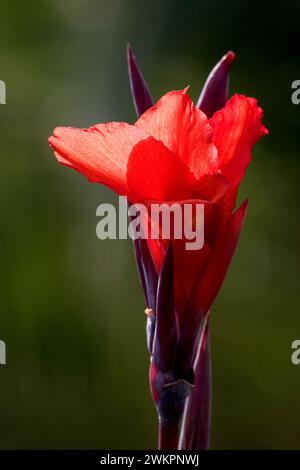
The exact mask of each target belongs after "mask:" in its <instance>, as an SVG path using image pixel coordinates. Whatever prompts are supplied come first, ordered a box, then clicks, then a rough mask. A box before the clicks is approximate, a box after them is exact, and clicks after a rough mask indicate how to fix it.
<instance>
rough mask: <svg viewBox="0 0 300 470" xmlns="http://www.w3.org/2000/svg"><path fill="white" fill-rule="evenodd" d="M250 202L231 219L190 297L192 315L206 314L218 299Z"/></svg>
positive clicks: (242, 206)
mask: <svg viewBox="0 0 300 470" xmlns="http://www.w3.org/2000/svg"><path fill="white" fill-rule="evenodd" d="M247 206H248V201H247V200H246V201H245V202H244V203H243V204H242V205H241V206H240V207H239V208H238V209H237V210H236V211H235V212H234V213H233V214H232V215H231V216H230V218H229V220H228V222H227V225H226V228H225V231H224V234H223V236H222V238H220V240H219V243H218V245H217V247H216V248H215V250H214V252H213V254H212V256H211V258H210V260H209V262H208V263H207V266H206V268H205V270H204V271H202V273H201V275H200V276H199V282H198V283H197V284H196V286H195V288H194V291H193V292H192V294H191V297H190V303H189V308H190V313H191V314H192V315H193V314H194V315H196V314H198V313H199V312H202V314H203V315H204V314H206V312H208V310H209V308H210V307H211V305H212V303H213V301H214V299H215V298H216V296H217V294H218V292H219V290H220V288H221V286H222V283H223V280H224V278H225V275H226V272H227V270H228V268H229V265H230V263H231V260H232V257H233V255H234V252H235V249H236V246H237V243H238V240H239V236H240V233H241V230H242V227H243V222H244V220H245V217H246V211H247Z"/></svg>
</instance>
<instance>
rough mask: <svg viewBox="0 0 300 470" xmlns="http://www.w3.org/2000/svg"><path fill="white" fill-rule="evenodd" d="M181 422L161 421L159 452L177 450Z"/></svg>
mask: <svg viewBox="0 0 300 470" xmlns="http://www.w3.org/2000/svg"><path fill="white" fill-rule="evenodd" d="M180 423H181V420H177V421H176V420H174V421H162V420H159V442H158V446H159V447H158V448H159V450H177V449H178V444H179V431H180Z"/></svg>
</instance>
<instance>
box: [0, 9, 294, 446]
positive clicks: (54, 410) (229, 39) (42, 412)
mask: <svg viewBox="0 0 300 470" xmlns="http://www.w3.org/2000/svg"><path fill="white" fill-rule="evenodd" d="M299 5H300V4H299V2H298V1H297V0H285V1H284V2H283V1H282V2H266V1H264V0H260V1H258V0H254V1H251V2H250V1H249V2H241V1H239V0H229V1H227V2H223V1H221V0H210V1H189V0H185V1H176V0H175V1H171V0H164V1H161V0H152V1H151V2H146V1H141V0H98V1H96V0H40V1H37V0H28V1H26V2H20V1H17V0H3V1H2V2H1V7H0V79H2V80H5V82H6V85H7V104H6V105H2V106H0V159H1V169H0V214H1V230H0V240H1V243H0V250H1V269H0V285H1V303H0V305H1V310H0V339H2V340H4V341H5V342H6V344H7V365H5V366H1V367H0V447H1V448H3V449H21V448H22V449H27V448H31V449H34V448H48V449H52V448H57V449H58V448H71V449H76V448H81V449H88V448H102V449H105V448H110V449H117V448H118V449H134V448H135V449H138V448H141V449H143V448H155V446H156V426H157V424H156V415H155V411H154V407H153V406H152V402H151V398H150V394H149V390H148V378H147V374H148V354H147V351H146V345H145V333H144V329H145V316H144V313H143V311H144V301H143V296H142V292H141V289H140V285H139V280H138V277H137V274H136V270H135V262H134V258H133V253H132V247H131V243H130V241H99V240H98V239H97V238H96V234H95V228H96V223H97V218H96V214H95V212H96V207H97V206H98V204H100V203H101V202H111V201H115V200H116V198H115V196H114V195H113V194H112V193H111V192H110V191H108V190H106V189H105V188H102V187H100V186H97V185H92V184H89V183H88V182H87V181H86V180H85V178H83V177H82V176H81V175H79V174H77V173H76V172H74V171H71V170H69V169H67V168H64V167H60V166H58V165H57V163H56V161H55V159H54V158H53V156H52V152H51V151H50V149H49V147H48V144H47V138H48V136H49V135H50V134H51V132H52V129H53V128H54V127H55V126H57V125H74V126H78V127H87V126H89V125H91V124H93V123H95V122H101V121H111V120H117V121H118V120H119V121H122V120H125V121H129V122H133V121H134V120H135V113H134V109H133V106H132V102H131V97H130V92H129V86H128V78H127V69H126V56H125V52H126V43H127V41H129V42H130V43H131V44H132V47H133V49H134V51H135V53H136V55H137V58H138V61H139V63H140V65H141V67H142V69H143V71H144V74H145V77H146V78H147V81H148V83H149V84H150V86H151V89H152V92H153V95H154V97H155V98H159V97H160V96H161V95H162V94H163V93H165V92H166V91H168V90H171V89H180V88H183V87H185V86H186V85H190V86H191V88H190V94H191V96H192V98H194V99H196V98H197V96H198V94H199V91H200V89H201V86H202V84H203V83H204V80H205V78H206V75H207V74H208V72H209V71H210V69H211V68H212V66H213V65H214V64H215V62H216V61H217V60H218V59H219V58H220V57H221V56H222V55H223V53H225V52H226V51H227V50H228V49H232V50H234V51H235V52H236V54H237V60H236V62H235V64H234V66H233V68H232V74H231V92H236V91H238V92H241V93H245V94H247V95H249V96H256V97H257V98H258V99H259V102H260V104H261V106H262V107H263V108H264V110H265V124H266V125H267V127H268V128H269V129H270V135H269V136H268V137H267V138H264V139H263V140H262V141H261V142H260V143H259V144H258V145H257V146H256V148H255V151H254V159H253V163H252V165H251V167H250V168H249V171H248V174H247V178H246V180H245V182H244V183H243V187H242V191H241V195H240V199H242V198H243V197H245V196H249V199H250V207H249V213H248V217H247V221H246V224H245V228H244V231H243V234H242V236H241V240H240V244H239V248H238V250H237V253H236V256H235V259H234V262H233V264H232V267H231V270H230V273H229V275H228V277H227V279H226V282H225V284H224V286H223V289H222V292H221V294H220V295H219V297H218V300H217V302H216V303H215V305H214V309H213V320H212V323H213V325H212V351H213V420H212V448H217V449H227V448H231V449H248V448H257V449H262V448H270V449H278V448H286V449H287V448H300V405H299V393H300V365H299V366H298V367H297V366H295V365H292V363H291V352H292V350H291V343H292V341H293V340H294V339H299V338H300V311H299V310H300V309H299V306H300V305H299V288H300V280H299V276H300V265H299V246H300V245H299V169H300V160H299V118H300V105H299V106H298V107H297V106H295V105H293V104H292V103H291V83H292V81H293V80H296V79H300V70H299V37H297V34H298V32H299V20H300V15H299V13H300V10H299Z"/></svg>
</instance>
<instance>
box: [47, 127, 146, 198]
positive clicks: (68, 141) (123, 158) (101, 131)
mask: <svg viewBox="0 0 300 470" xmlns="http://www.w3.org/2000/svg"><path fill="white" fill-rule="evenodd" d="M146 137H147V135H146V133H145V132H144V131H142V130H141V129H138V128H136V127H135V126H130V125H129V124H126V123H123V122H120V123H117V122H111V123H108V124H97V125H96V126H93V127H90V128H89V129H75V128H73V127H57V128H56V129H54V132H53V136H52V137H50V139H49V143H50V145H51V146H52V147H53V148H54V151H55V152H54V153H55V156H56V158H57V160H58V161H59V162H60V163H62V164H63V165H67V166H70V167H72V168H74V169H75V170H77V171H79V172H80V173H82V174H84V175H85V176H86V177H87V178H88V179H89V180H90V181H92V182H97V183H103V184H105V185H106V186H108V187H109V188H111V189H113V190H114V191H116V192H117V193H119V194H126V192H127V189H126V188H127V186H126V171H127V161H128V157H129V155H130V152H131V150H132V148H133V146H134V145H135V144H136V143H137V142H139V141H140V140H141V139H145V138H146Z"/></svg>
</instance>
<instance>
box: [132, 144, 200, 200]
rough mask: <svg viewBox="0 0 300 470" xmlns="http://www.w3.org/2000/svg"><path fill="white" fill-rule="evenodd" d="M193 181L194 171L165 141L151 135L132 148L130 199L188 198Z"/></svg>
mask: <svg viewBox="0 0 300 470" xmlns="http://www.w3.org/2000/svg"><path fill="white" fill-rule="evenodd" d="M193 184H195V178H194V176H193V174H192V173H191V172H190V171H189V170H188V168H187V167H186V165H185V164H184V163H183V162H182V161H181V160H179V159H178V158H177V157H176V155H174V153H172V152H171V151H170V150H168V149H167V147H165V146H164V145H163V143H162V142H159V141H157V140H155V139H154V138H153V137H148V139H146V140H142V141H141V142H139V143H138V144H137V145H135V147H134V148H133V150H132V152H131V154H130V157H129V160H128V165H127V185H128V197H129V200H130V201H132V202H140V201H144V200H147V199H148V200H149V199H150V200H156V201H172V200H180V199H188V198H189V197H190V196H191V194H192V192H191V187H192V185H193Z"/></svg>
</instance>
